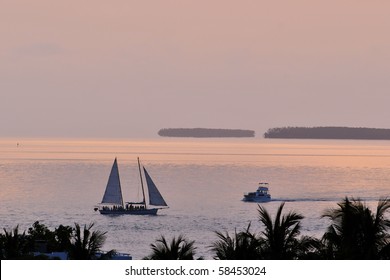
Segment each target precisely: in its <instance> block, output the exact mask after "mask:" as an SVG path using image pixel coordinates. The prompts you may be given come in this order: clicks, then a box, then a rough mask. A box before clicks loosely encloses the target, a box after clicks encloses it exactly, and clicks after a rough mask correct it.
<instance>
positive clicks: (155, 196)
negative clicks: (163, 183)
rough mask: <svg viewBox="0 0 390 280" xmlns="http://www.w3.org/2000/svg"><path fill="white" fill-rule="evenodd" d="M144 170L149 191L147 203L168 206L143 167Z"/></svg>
mask: <svg viewBox="0 0 390 280" xmlns="http://www.w3.org/2000/svg"><path fill="white" fill-rule="evenodd" d="M144 172H145V178H146V184H147V185H148V191H149V204H150V205H155V206H168V205H167V203H166V202H165V200H164V198H163V197H162V195H161V194H160V192H159V191H158V189H157V187H156V185H155V184H154V182H153V180H152V178H151V177H150V176H149V174H148V172H147V171H146V169H145V167H144Z"/></svg>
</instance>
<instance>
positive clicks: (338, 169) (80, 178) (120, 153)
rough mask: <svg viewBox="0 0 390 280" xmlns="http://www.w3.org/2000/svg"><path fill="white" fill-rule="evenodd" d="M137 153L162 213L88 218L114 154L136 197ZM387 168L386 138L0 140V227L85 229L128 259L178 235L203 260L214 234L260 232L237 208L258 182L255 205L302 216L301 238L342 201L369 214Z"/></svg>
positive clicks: (383, 191)
mask: <svg viewBox="0 0 390 280" xmlns="http://www.w3.org/2000/svg"><path fill="white" fill-rule="evenodd" d="M17 143H18V145H17ZM138 156H139V157H140V159H141V162H142V163H143V164H144V165H145V166H146V167H147V168H148V171H149V173H150V175H151V176H152V177H153V179H154V181H155V183H156V185H157V186H158V188H159V189H160V191H161V193H162V195H163V196H164V198H165V200H166V201H167V203H168V204H169V206H170V208H169V209H166V210H162V211H160V212H159V214H158V215H157V216H150V217H148V216H146V217H143V216H132V215H128V216H118V217H111V216H104V215H100V214H99V213H98V212H94V211H93V208H94V206H95V205H96V204H97V203H99V202H100V201H101V198H102V196H103V193H104V189H105V186H106V183H107V179H108V175H109V172H110V169H111V165H112V163H113V160H114V158H115V157H117V158H118V164H119V171H120V175H121V183H122V188H123V195H124V198H125V200H126V201H130V200H136V199H137V198H138V197H139V196H140V191H139V185H140V183H139V177H138V169H137V168H138V167H137V157H138ZM389 171H390V142H386V141H331V140H326V141H325V140H324V141H323V140H265V139H228V140H225V139H221V140H210V139H207V140H204V139H200V140H188V139H184V140H176V139H155V140H49V139H24V140H23V139H2V140H0V221H1V224H0V226H1V228H7V229H11V228H13V227H15V226H16V225H19V227H20V229H21V230H27V229H28V227H30V226H31V225H32V224H33V222H34V221H37V220H39V221H41V222H42V223H43V224H45V225H47V226H49V227H50V228H52V229H54V227H57V226H58V225H60V224H63V225H73V224H74V223H75V222H77V223H80V224H82V225H84V224H89V223H91V222H94V223H95V229H99V230H102V231H107V232H108V233H107V237H108V238H107V241H106V243H105V247H104V249H106V250H109V249H116V250H118V251H119V252H123V253H130V254H132V255H133V257H134V258H135V259H140V258H142V257H144V256H146V255H148V254H149V253H150V243H153V242H154V241H155V239H156V238H158V237H159V236H160V235H161V234H163V235H164V236H166V237H167V238H168V239H170V238H172V237H173V236H177V235H179V234H184V235H185V236H186V237H188V238H189V239H191V240H195V244H196V246H197V248H198V250H197V251H198V253H197V256H203V257H205V258H207V259H210V258H211V257H212V256H211V252H210V248H209V246H210V245H211V244H212V242H213V241H215V240H216V236H215V233H214V231H216V230H219V231H228V232H230V233H232V232H234V230H235V229H237V230H241V229H244V228H246V227H247V225H248V223H249V222H251V224H252V226H251V228H252V229H253V230H254V231H261V225H260V224H259V222H258V217H257V204H256V203H245V202H242V201H241V198H242V195H243V193H244V192H248V191H254V190H255V189H256V188H257V184H258V182H260V181H267V182H268V183H269V184H270V191H271V194H272V198H273V200H272V201H271V202H268V203H266V204H264V205H265V206H266V208H267V209H268V210H269V211H270V212H271V213H272V214H273V213H275V211H276V209H277V207H278V206H279V205H280V203H281V202H282V201H286V206H285V208H286V210H295V211H297V212H299V213H302V214H303V215H304V216H305V219H304V220H303V229H302V232H303V233H304V234H308V235H313V236H320V235H321V234H322V233H323V231H324V229H325V228H326V226H327V221H326V220H324V219H321V214H322V213H323V212H324V210H326V209H327V208H331V207H335V206H336V205H337V202H339V201H340V199H342V198H343V197H345V196H350V197H356V198H357V197H359V198H362V199H364V200H365V201H366V202H367V204H369V205H370V206H372V207H374V206H375V205H376V202H377V200H378V198H380V197H385V196H390V172H389Z"/></svg>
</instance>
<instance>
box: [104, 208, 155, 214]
mask: <svg viewBox="0 0 390 280" xmlns="http://www.w3.org/2000/svg"><path fill="white" fill-rule="evenodd" d="M157 211H158V208H151V209H137V210H135V209H131V210H130V209H128V210H126V209H121V210H118V209H117V210H111V209H99V212H100V214H103V215H157Z"/></svg>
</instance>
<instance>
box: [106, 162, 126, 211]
mask: <svg viewBox="0 0 390 280" xmlns="http://www.w3.org/2000/svg"><path fill="white" fill-rule="evenodd" d="M102 203H107V204H116V205H123V198H122V190H121V182H120V180H119V171H118V164H117V162H116V158H115V161H114V164H113V165H112V168H111V173H110V177H109V178H108V182H107V187H106V191H105V192H104V196H103V199H102Z"/></svg>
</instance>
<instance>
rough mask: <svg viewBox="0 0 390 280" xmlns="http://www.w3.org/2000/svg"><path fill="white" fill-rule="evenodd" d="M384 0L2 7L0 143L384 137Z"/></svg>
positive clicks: (389, 49)
mask: <svg viewBox="0 0 390 280" xmlns="http://www.w3.org/2000/svg"><path fill="white" fill-rule="evenodd" d="M389 11H390V2H389V1H385V0H383V1H381V0H373V1H365V0H364V1H363V0H354V1H352V0H351V1H344V0H337V1H335V0H328V1H313V0H306V1H303V0H294V1H287V0H286V1H278V0H276V1H262V0H240V1H229V0H218V1H213V0H208V1H203V0H188V1H186V0H176V1H173V0H161V1H131V0H113V1H100V0H93V1H92V0H85V1H74V0H68V1H53V0H36V1H30V0H21V1H15V0H12V1H11V0H2V1H1V3H0V40H1V44H0V98H1V99H0V137H104V138H108V137H114V138H118V137H153V136H156V135H157V131H158V130H159V129H160V128H164V127H210V128H242V129H253V130H255V131H256V133H257V135H258V136H261V135H262V134H263V133H264V132H265V131H266V129H267V128H270V127H274V126H301V125H302V126H324V125H337V126H365V127H382V128H390V124H389V123H388V120H389V119H390V110H389V104H390V92H389V91H390V36H389V30H390V17H389Z"/></svg>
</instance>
